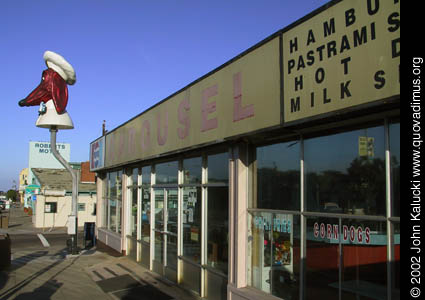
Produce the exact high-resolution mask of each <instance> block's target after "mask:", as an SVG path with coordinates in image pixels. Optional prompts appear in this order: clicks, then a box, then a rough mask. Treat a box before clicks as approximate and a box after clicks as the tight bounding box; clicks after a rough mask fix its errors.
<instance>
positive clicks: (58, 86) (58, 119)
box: [19, 51, 79, 254]
mask: <svg viewBox="0 0 425 300" xmlns="http://www.w3.org/2000/svg"><path fill="white" fill-rule="evenodd" d="M43 58H44V60H45V62H46V65H47V67H48V69H46V70H44V71H43V73H42V79H41V82H40V84H39V85H38V87H36V88H35V89H34V90H33V91H32V92H31V93H30V94H29V95H28V96H27V97H26V98H25V99H23V100H21V101H19V106H36V105H40V109H39V111H38V112H39V116H38V119H37V121H36V123H35V124H36V126H37V127H40V128H46V129H49V131H50V147H51V148H50V149H51V152H52V154H53V156H54V157H55V158H56V159H57V160H58V161H59V162H60V163H61V164H62V165H63V166H64V167H65V169H67V170H68V171H69V172H70V173H71V177H72V205H71V207H72V209H71V214H70V215H69V216H68V234H69V235H70V236H71V253H72V254H77V253H78V249H77V240H78V236H77V234H78V182H79V172H78V170H74V169H73V168H72V167H71V166H70V165H69V164H68V162H67V161H66V160H65V159H64V158H63V157H62V156H61V155H60V153H59V151H58V150H57V148H56V135H57V132H58V130H59V129H73V128H74V124H73V123H72V120H71V118H70V116H69V115H68V113H67V111H66V109H65V108H66V105H67V103H68V88H67V84H70V85H72V84H74V83H75V81H76V77H75V71H74V68H73V67H72V66H71V65H70V64H69V63H68V62H67V61H66V60H65V59H64V58H63V57H62V56H60V55H59V54H57V53H54V52H52V51H46V52H45V53H44V56H43Z"/></svg>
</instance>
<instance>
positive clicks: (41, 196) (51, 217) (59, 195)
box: [31, 162, 97, 228]
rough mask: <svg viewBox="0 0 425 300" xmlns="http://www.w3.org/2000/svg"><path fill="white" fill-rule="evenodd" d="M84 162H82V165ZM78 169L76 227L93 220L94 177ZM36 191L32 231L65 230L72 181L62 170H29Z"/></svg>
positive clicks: (94, 210) (94, 218) (94, 203)
mask: <svg viewBox="0 0 425 300" xmlns="http://www.w3.org/2000/svg"><path fill="white" fill-rule="evenodd" d="M86 164H87V165H88V162H85V163H82V164H81V165H82V166H85V165H86ZM86 170H87V168H81V173H80V178H81V179H83V178H84V180H85V181H84V182H82V180H80V182H79V184H78V190H79V191H78V226H80V227H81V226H84V223H85V222H95V221H96V215H95V214H96V199H97V197H96V184H95V174H94V173H92V174H88V172H87V171H86ZM31 171H32V172H33V174H34V176H35V177H36V180H37V182H39V183H40V190H39V191H38V194H37V195H35V197H34V201H33V205H32V207H33V216H34V217H33V223H34V226H35V227H36V228H49V227H65V226H67V221H68V216H69V215H70V214H71V205H72V178H71V174H70V173H69V172H68V171H67V170H65V169H47V168H33V169H32V170H31Z"/></svg>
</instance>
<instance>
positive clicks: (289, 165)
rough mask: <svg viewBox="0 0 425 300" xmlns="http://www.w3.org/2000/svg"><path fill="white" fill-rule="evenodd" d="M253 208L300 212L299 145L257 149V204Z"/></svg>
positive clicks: (279, 145) (296, 143)
mask: <svg viewBox="0 0 425 300" xmlns="http://www.w3.org/2000/svg"><path fill="white" fill-rule="evenodd" d="M253 207H255V208H270V209H286V210H299V209H300V145H299V142H288V143H281V144H275V145H270V146H265V147H259V148H257V203H254V206H253Z"/></svg>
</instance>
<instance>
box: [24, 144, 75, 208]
mask: <svg viewBox="0 0 425 300" xmlns="http://www.w3.org/2000/svg"><path fill="white" fill-rule="evenodd" d="M56 147H57V150H58V152H59V153H60V155H61V156H62V157H63V158H64V159H65V160H66V161H67V162H69V161H70V159H71V144H67V143H57V145H56ZM28 153H29V156H28V171H27V172H28V174H27V177H26V184H25V185H24V186H22V189H23V191H24V193H23V194H24V197H23V198H24V200H23V204H24V207H30V208H31V209H32V210H33V211H34V209H35V207H34V205H33V204H34V200H35V199H36V195H37V194H38V193H39V191H40V182H39V181H38V180H37V177H36V176H35V175H34V173H33V171H32V169H33V168H52V169H65V168H64V166H62V164H61V163H60V162H59V161H58V160H57V159H56V158H55V157H54V156H53V154H52V152H51V150H50V143H49V142H30V143H29V151H28Z"/></svg>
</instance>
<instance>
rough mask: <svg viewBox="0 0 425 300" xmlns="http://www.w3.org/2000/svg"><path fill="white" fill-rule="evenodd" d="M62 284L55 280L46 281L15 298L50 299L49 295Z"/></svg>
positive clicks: (16, 299)
mask: <svg viewBox="0 0 425 300" xmlns="http://www.w3.org/2000/svg"><path fill="white" fill-rule="evenodd" d="M62 285H63V283H60V282H57V281H56V280H54V279H53V280H49V281H46V283H44V284H43V285H42V286H40V287H38V288H36V289H35V290H34V291H32V292H28V293H23V294H20V295H18V296H17V297H16V298H15V300H35V299H46V300H47V299H50V298H51V296H52V295H53V294H54V293H55V292H56V291H57V290H58V289H59V288H60V287H61V286H62Z"/></svg>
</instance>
